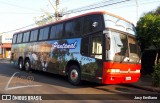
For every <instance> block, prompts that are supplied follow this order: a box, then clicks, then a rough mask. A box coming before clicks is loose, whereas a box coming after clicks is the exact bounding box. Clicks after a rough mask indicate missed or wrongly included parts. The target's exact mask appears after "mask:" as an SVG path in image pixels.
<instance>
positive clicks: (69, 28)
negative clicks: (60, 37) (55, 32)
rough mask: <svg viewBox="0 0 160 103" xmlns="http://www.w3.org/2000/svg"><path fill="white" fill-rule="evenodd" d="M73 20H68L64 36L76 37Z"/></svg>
mask: <svg viewBox="0 0 160 103" xmlns="http://www.w3.org/2000/svg"><path fill="white" fill-rule="evenodd" d="M73 23H74V22H73V21H70V22H67V23H66V24H65V35H64V37H66V38H68V37H74V36H73V35H74V33H73Z"/></svg>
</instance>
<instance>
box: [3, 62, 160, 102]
mask: <svg viewBox="0 0 160 103" xmlns="http://www.w3.org/2000/svg"><path fill="white" fill-rule="evenodd" d="M0 94H13V95H16V94H17V95H18V94H19V95H25V94H34V95H42V99H43V95H44V94H52V95H44V98H45V100H46V101H45V102H50V100H52V99H53V100H56V101H54V102H53V103H57V102H58V103H59V102H65V103H68V102H69V103H72V102H73V103H74V102H79V103H88V102H92V103H93V102H94V103H105V102H106V101H109V102H111V103H117V100H118V102H122V103H124V102H125V103H129V102H130V101H133V102H134V103H146V102H148V103H150V102H151V101H150V100H147V101H144V100H141V101H140V100H137V101H136V100H134V97H135V96H139V94H140V95H148V94H151V95H152V94H155V93H154V92H150V91H145V90H141V89H138V88H134V87H129V86H128V85H101V84H95V83H90V82H85V81H84V82H83V84H82V85H81V86H73V85H71V84H70V83H68V81H67V79H66V77H63V76H59V75H53V74H49V73H44V72H39V71H32V72H30V73H27V72H25V71H20V70H18V69H17V67H16V66H14V65H13V64H9V63H7V62H5V63H3V62H0ZM58 94H63V95H58ZM71 94H76V95H71ZM78 94H83V95H78ZM89 94H92V95H89ZM126 94H127V95H126ZM128 94H129V95H128ZM130 94H133V95H130ZM46 96H47V97H48V98H49V101H48V99H47V97H46ZM56 96H59V99H58V98H56ZM64 96H69V97H68V98H67V97H65V99H68V100H63V99H62V100H61V98H63V97H64ZM87 96H88V97H87ZM100 96H106V97H107V98H106V100H105V99H104V98H101V99H100V100H98V99H99V98H100ZM53 97H55V98H53ZM79 97H81V98H82V100H81V99H80V98H79ZM132 97H133V98H132ZM87 98H91V99H89V100H86V99H87ZM93 98H97V100H94V99H93ZM72 99H73V100H72ZM42 102H44V101H23V102H22V101H17V100H15V101H0V103H42ZM152 102H154V103H155V102H157V103H158V102H159V101H158V100H156V101H152Z"/></svg>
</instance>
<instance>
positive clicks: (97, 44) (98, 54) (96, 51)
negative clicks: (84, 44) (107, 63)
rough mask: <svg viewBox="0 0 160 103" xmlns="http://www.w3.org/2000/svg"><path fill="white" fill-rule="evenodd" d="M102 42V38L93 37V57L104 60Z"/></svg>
mask: <svg viewBox="0 0 160 103" xmlns="http://www.w3.org/2000/svg"><path fill="white" fill-rule="evenodd" d="M102 40H103V39H102V36H94V37H92V54H91V56H92V57H94V58H97V59H102Z"/></svg>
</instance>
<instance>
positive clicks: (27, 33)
mask: <svg viewBox="0 0 160 103" xmlns="http://www.w3.org/2000/svg"><path fill="white" fill-rule="evenodd" d="M29 33H30V32H25V33H24V34H23V42H28V40H29Z"/></svg>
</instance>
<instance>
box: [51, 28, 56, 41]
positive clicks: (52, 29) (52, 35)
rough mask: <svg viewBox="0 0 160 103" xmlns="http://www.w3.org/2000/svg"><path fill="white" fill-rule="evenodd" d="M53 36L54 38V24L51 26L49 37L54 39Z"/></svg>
mask: <svg viewBox="0 0 160 103" xmlns="http://www.w3.org/2000/svg"><path fill="white" fill-rule="evenodd" d="M55 38H56V26H52V27H51V32H50V39H55Z"/></svg>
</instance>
